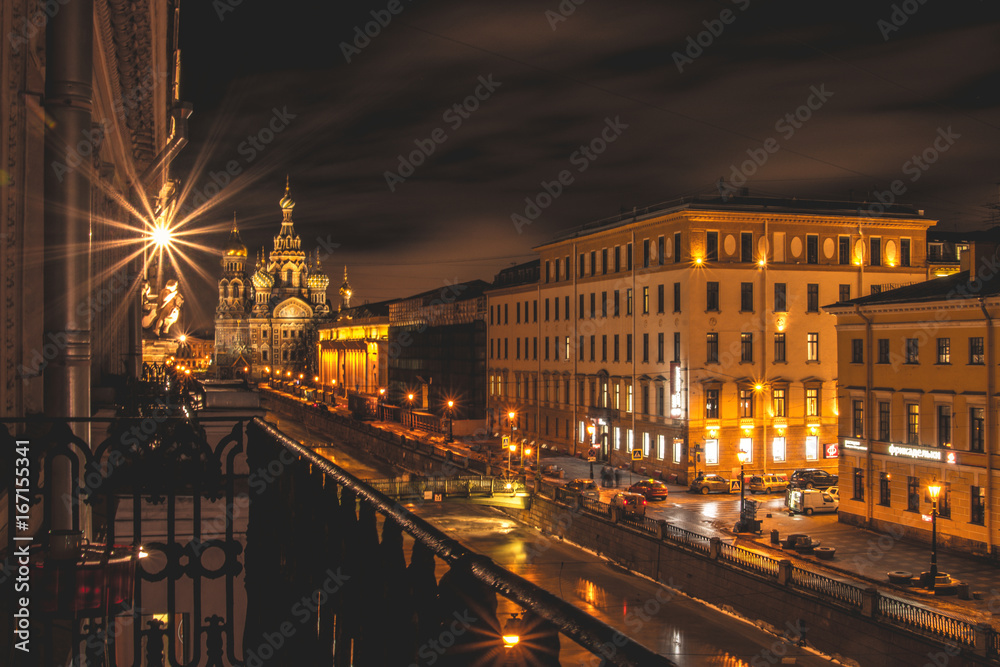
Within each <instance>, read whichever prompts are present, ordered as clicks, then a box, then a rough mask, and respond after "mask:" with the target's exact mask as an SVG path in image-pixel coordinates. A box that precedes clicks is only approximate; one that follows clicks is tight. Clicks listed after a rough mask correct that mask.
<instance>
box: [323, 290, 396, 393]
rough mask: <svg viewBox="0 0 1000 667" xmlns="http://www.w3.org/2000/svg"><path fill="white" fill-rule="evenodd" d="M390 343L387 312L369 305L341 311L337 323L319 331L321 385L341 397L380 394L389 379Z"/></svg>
mask: <svg viewBox="0 0 1000 667" xmlns="http://www.w3.org/2000/svg"><path fill="white" fill-rule="evenodd" d="M376 306H379V304H376ZM386 308H387V307H386ZM388 343H389V316H388V312H386V313H385V314H378V313H376V312H373V311H372V310H370V309H369V307H368V306H358V307H356V308H348V309H345V310H342V311H341V313H340V317H339V318H338V319H337V320H336V321H334V322H333V323H331V324H329V325H327V326H324V327H322V328H320V329H319V342H318V343H317V348H318V349H317V359H318V360H319V363H318V372H319V378H320V379H319V381H320V384H321V385H322V387H323V388H324V390H325V391H335V392H337V393H340V394H343V393H344V392H346V391H353V392H355V393H359V394H369V395H373V396H374V395H377V394H378V390H379V388H381V387H385V384H386V380H387V378H388V363H389V360H388V355H387V348H388Z"/></svg>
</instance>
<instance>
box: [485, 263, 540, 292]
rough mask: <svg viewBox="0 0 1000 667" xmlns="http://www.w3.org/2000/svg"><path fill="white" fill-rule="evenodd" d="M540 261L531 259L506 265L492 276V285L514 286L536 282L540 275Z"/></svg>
mask: <svg viewBox="0 0 1000 667" xmlns="http://www.w3.org/2000/svg"><path fill="white" fill-rule="evenodd" d="M541 266H542V261H541V260H540V259H533V260H531V261H528V262H523V263H521V264H517V265H515V266H508V267H507V268H505V269H500V271H499V272H498V273H497V274H496V276H494V277H493V287H514V286H515V285H530V284H533V283H537V282H538V280H539V278H540V276H541Z"/></svg>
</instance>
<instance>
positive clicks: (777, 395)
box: [771, 388, 788, 417]
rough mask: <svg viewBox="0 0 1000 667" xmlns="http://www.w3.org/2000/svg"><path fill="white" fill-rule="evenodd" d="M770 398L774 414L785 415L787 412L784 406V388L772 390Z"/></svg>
mask: <svg viewBox="0 0 1000 667" xmlns="http://www.w3.org/2000/svg"><path fill="white" fill-rule="evenodd" d="M771 399H772V401H773V404H774V416H775V417H787V416H788V414H787V412H786V408H785V389H784V388H781V389H774V390H772V392H771Z"/></svg>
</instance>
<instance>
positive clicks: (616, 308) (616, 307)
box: [611, 290, 622, 317]
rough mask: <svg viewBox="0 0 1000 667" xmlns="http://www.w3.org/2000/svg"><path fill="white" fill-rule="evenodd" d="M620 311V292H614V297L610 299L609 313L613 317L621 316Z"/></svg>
mask: <svg viewBox="0 0 1000 667" xmlns="http://www.w3.org/2000/svg"><path fill="white" fill-rule="evenodd" d="M621 309H622V295H621V291H620V290H615V291H614V295H613V296H612V298H611V312H612V313H613V314H614V316H615V317H618V316H620V315H621Z"/></svg>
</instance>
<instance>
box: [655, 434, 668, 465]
mask: <svg viewBox="0 0 1000 667" xmlns="http://www.w3.org/2000/svg"><path fill="white" fill-rule="evenodd" d="M656 458H658V459H660V460H661V461H663V460H664V459H666V458H667V436H665V435H658V436H656Z"/></svg>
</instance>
